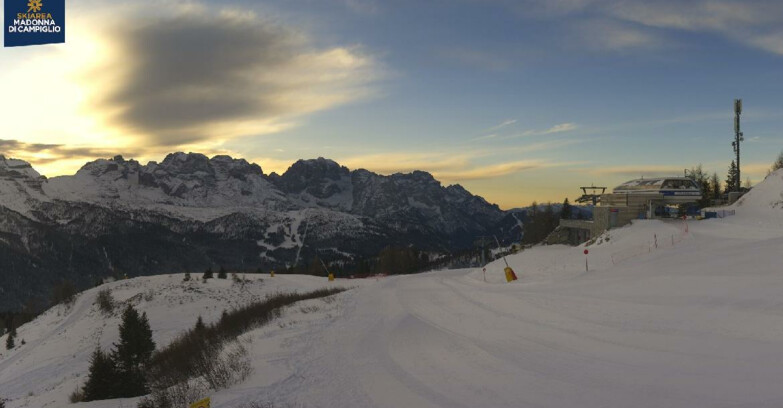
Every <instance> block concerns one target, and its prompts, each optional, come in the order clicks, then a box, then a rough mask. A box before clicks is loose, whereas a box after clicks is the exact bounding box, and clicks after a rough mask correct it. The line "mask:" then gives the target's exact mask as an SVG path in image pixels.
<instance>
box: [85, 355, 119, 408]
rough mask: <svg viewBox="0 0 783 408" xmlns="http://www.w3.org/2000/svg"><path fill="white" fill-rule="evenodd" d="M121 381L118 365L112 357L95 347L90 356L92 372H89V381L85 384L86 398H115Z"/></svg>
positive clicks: (88, 399) (89, 399)
mask: <svg viewBox="0 0 783 408" xmlns="http://www.w3.org/2000/svg"><path fill="white" fill-rule="evenodd" d="M119 385H120V381H119V379H118V378H117V367H115V365H114V361H112V359H111V357H110V356H109V355H108V354H107V353H104V352H103V351H101V349H100V348H97V349H95V351H94V352H93V353H92V357H91V358H90V372H89V373H88V374H87V383H85V384H84V389H83V390H84V400H85V401H94V400H102V399H109V398H115V397H116V396H117V395H116V393H117V389H116V388H117V386H119Z"/></svg>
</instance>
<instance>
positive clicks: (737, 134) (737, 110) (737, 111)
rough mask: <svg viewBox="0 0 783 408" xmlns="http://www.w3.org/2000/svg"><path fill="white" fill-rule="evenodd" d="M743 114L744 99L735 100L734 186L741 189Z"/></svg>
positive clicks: (732, 144)
mask: <svg viewBox="0 0 783 408" xmlns="http://www.w3.org/2000/svg"><path fill="white" fill-rule="evenodd" d="M741 114H742V99H735V100H734V141H733V142H731V146H732V147H734V153H736V154H737V181H736V183H734V184H736V185H735V186H734V188H736V189H737V191H740V185H741V184H742V177H740V142H742V141H745V137H744V136H743V134H742V132H741V131H740V115H741Z"/></svg>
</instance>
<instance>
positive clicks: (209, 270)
mask: <svg viewBox="0 0 783 408" xmlns="http://www.w3.org/2000/svg"><path fill="white" fill-rule="evenodd" d="M201 278H202V279H204V280H207V279H212V278H213V275H212V268H211V267H210V268H207V270H206V271H205V272H204V276H202V277H201Z"/></svg>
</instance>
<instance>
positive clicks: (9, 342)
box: [5, 324, 16, 350]
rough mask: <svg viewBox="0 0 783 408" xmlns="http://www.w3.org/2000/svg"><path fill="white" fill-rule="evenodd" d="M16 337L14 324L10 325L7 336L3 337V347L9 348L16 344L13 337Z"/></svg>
mask: <svg viewBox="0 0 783 408" xmlns="http://www.w3.org/2000/svg"><path fill="white" fill-rule="evenodd" d="M15 338H16V326H14V325H13V324H12V325H11V330H10V331H9V332H8V337H7V338H6V339H5V349H6V350H11V349H12V348H14V346H16V344H15V343H14V339H15Z"/></svg>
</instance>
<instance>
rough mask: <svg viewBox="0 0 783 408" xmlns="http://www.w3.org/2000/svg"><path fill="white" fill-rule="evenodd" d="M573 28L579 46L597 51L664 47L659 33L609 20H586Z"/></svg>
mask: <svg viewBox="0 0 783 408" xmlns="http://www.w3.org/2000/svg"><path fill="white" fill-rule="evenodd" d="M574 27H576V35H578V37H579V42H581V43H582V44H581V46H584V47H588V48H590V49H593V50H597V51H628V50H647V49H654V48H661V47H663V46H664V45H665V42H664V38H663V36H662V35H661V34H660V33H652V32H651V30H650V29H649V28H646V27H639V26H634V25H631V24H628V23H621V22H617V21H613V20H610V19H594V20H588V21H585V22H582V23H579V24H575V25H574ZM585 39H587V41H585Z"/></svg>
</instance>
